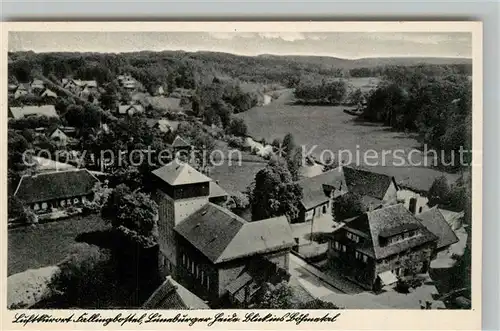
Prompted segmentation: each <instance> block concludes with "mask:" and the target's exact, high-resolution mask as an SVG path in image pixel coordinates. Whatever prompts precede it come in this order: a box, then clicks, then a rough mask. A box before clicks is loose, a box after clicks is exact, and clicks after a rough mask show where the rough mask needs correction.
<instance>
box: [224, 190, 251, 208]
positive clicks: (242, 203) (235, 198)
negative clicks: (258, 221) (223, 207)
mask: <svg viewBox="0 0 500 331" xmlns="http://www.w3.org/2000/svg"><path fill="white" fill-rule="evenodd" d="M227 205H228V208H229V209H231V210H232V211H242V210H245V209H247V208H248V207H249V206H250V200H249V198H248V196H247V195H246V194H245V193H242V192H235V193H233V194H232V195H231V197H230V199H229V200H228V203H227Z"/></svg>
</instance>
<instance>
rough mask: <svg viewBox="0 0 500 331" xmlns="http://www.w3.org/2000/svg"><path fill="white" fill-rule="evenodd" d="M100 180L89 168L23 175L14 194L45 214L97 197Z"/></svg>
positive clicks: (27, 204) (33, 208)
mask: <svg viewBox="0 0 500 331" xmlns="http://www.w3.org/2000/svg"><path fill="white" fill-rule="evenodd" d="M97 182H98V179H97V178H95V177H94V176H93V175H92V174H91V173H90V172H89V171H88V170H86V169H74V170H67V171H55V172H44V173H39V174H34V175H25V176H23V177H21V179H20V181H19V184H18V186H17V188H16V191H15V192H14V196H16V197H17V198H19V199H20V200H22V201H23V202H24V203H25V204H26V206H27V207H28V208H30V209H31V210H33V211H34V212H35V213H39V214H44V213H50V212H53V211H55V210H61V209H65V208H68V207H70V206H76V207H78V206H81V205H82V203H83V202H85V201H91V200H92V199H93V194H94V192H93V188H94V186H95V184H96V183H97Z"/></svg>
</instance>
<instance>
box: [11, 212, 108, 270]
mask: <svg viewBox="0 0 500 331" xmlns="http://www.w3.org/2000/svg"><path fill="white" fill-rule="evenodd" d="M106 228H108V225H106V223H105V222H104V220H103V219H102V218H101V217H100V216H99V215H89V216H78V217H73V218H70V219H66V220H60V221H57V222H52V223H45V224H38V225H36V226H32V227H30V226H27V227H23V228H17V229H11V230H9V232H8V236H7V237H8V252H9V254H8V267H7V273H8V275H9V276H10V275H12V274H15V273H18V272H22V271H24V270H27V269H37V268H42V267H47V266H52V265H56V264H57V263H59V262H61V261H62V260H63V259H64V258H65V257H66V255H67V254H68V253H69V252H71V249H72V247H73V245H75V244H76V243H77V241H76V238H77V237H78V236H79V235H81V234H82V233H87V232H92V231H99V230H104V229H106Z"/></svg>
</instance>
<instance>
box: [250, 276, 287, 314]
mask: <svg viewBox="0 0 500 331" xmlns="http://www.w3.org/2000/svg"><path fill="white" fill-rule="evenodd" d="M292 305H293V290H292V288H291V287H290V286H288V283H287V282H285V281H283V282H281V283H278V284H276V285H273V284H271V283H264V284H263V285H262V287H261V289H260V290H259V293H258V294H257V297H256V306H257V307H255V308H256V309H291V308H292Z"/></svg>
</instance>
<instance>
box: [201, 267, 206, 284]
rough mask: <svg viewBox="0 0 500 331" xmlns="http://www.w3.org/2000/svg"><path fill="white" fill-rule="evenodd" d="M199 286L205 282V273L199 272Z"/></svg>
mask: <svg viewBox="0 0 500 331" xmlns="http://www.w3.org/2000/svg"><path fill="white" fill-rule="evenodd" d="M200 278H201V285H203V283H204V282H205V272H204V271H203V270H202V271H201V277H200Z"/></svg>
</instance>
